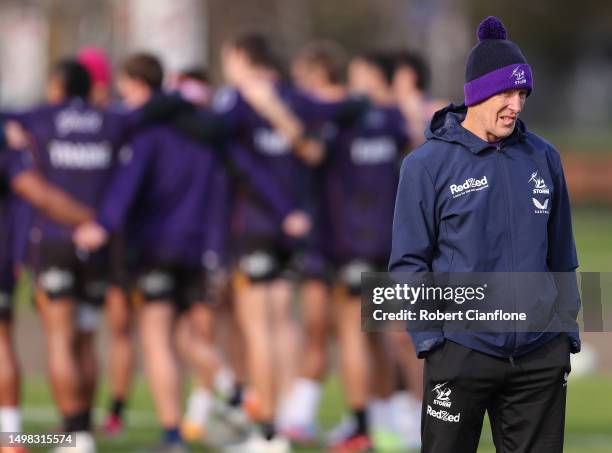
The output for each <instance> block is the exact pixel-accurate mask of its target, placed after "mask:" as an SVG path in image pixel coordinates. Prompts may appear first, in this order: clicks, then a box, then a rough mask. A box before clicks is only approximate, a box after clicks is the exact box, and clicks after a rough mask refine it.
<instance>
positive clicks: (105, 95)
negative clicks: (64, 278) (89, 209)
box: [77, 46, 134, 436]
mask: <svg viewBox="0 0 612 453" xmlns="http://www.w3.org/2000/svg"><path fill="white" fill-rule="evenodd" d="M77 60H78V61H79V63H80V64H81V65H83V66H84V67H85V69H87V72H88V73H89V77H90V79H91V82H92V88H91V91H90V96H89V100H90V102H91V103H92V104H93V105H95V106H98V107H101V108H106V107H108V106H109V105H110V103H111V82H112V81H111V64H110V61H109V59H108V56H107V54H106V52H105V51H104V50H103V49H100V48H98V47H93V46H90V47H84V48H82V49H81V50H79V52H78V54H77ZM109 253H110V260H111V263H112V271H111V278H110V281H109V286H108V288H107V290H106V297H105V303H104V308H105V312H106V317H107V319H108V327H109V331H110V341H109V353H108V361H109V364H110V366H109V380H110V384H109V385H110V393H111V403H110V408H109V414H108V415H107V417H106V419H105V420H104V422H103V425H102V429H103V431H104V433H105V434H107V435H109V436H115V435H118V434H120V433H121V432H122V431H123V427H124V422H123V412H124V410H125V403H126V400H127V396H128V393H129V389H130V385H131V383H132V374H133V369H134V363H133V362H134V345H133V340H132V330H133V329H132V327H133V326H132V314H131V307H130V304H129V300H128V295H127V293H126V291H125V288H124V287H125V280H126V276H125V273H126V269H125V266H126V263H125V259H126V258H125V249H124V241H123V238H122V236H121V234H118V235H116V236H115V237H113V238H112V240H111V241H110V244H109Z"/></svg>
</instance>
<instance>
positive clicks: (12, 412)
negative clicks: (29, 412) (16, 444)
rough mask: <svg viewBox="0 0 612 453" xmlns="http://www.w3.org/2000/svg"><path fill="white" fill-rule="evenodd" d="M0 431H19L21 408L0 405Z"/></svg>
mask: <svg viewBox="0 0 612 453" xmlns="http://www.w3.org/2000/svg"><path fill="white" fill-rule="evenodd" d="M0 431H2V432H4V433H19V432H21V410H20V409H19V407H16V406H2V407H0Z"/></svg>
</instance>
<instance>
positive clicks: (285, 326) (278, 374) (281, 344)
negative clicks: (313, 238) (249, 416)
mask: <svg viewBox="0 0 612 453" xmlns="http://www.w3.org/2000/svg"><path fill="white" fill-rule="evenodd" d="M293 289H294V285H293V283H292V282H291V281H289V280H288V279H285V278H277V279H275V280H273V281H271V282H270V283H269V305H270V306H269V312H270V318H271V319H270V321H271V323H270V324H271V328H272V334H273V336H274V342H273V343H272V345H271V346H272V347H273V349H274V359H273V360H274V365H273V367H274V374H275V381H276V383H275V386H274V404H275V408H278V405H279V403H280V402H281V401H283V400H284V398H286V397H287V395H288V392H289V389H290V386H291V384H292V383H293V381H294V379H295V377H296V368H297V365H298V363H297V341H298V337H297V334H298V330H299V328H298V325H297V323H296V320H295V319H294V317H293V313H292V303H293ZM275 412H276V410H275Z"/></svg>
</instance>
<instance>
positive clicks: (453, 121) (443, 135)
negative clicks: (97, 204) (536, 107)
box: [425, 104, 527, 154]
mask: <svg viewBox="0 0 612 453" xmlns="http://www.w3.org/2000/svg"><path fill="white" fill-rule="evenodd" d="M466 114H467V107H466V106H465V104H462V105H454V104H450V105H448V106H446V107H444V108H443V109H441V110H438V111H437V112H436V113H434V116H433V118H432V120H431V123H430V124H429V126H428V127H427V129H426V130H425V138H426V139H427V140H441V141H444V142H448V143H456V144H459V145H462V146H464V147H466V148H467V149H469V150H470V151H471V152H473V153H474V154H477V153H479V152H480V151H482V150H483V149H485V148H488V147H490V146H492V145H491V144H490V143H488V142H486V141H484V140H482V139H481V138H479V137H477V136H476V135H474V134H473V133H472V132H470V131H468V130H467V129H465V128H464V127H463V126H462V125H461V123H462V122H463V120H464V119H465V116H466ZM526 133H527V127H526V126H525V123H523V122H522V121H521V120H520V118H517V121H516V126H515V127H514V131H512V134H510V136H509V137H506V138H505V139H504V140H502V143H503V144H510V143H514V142H516V141H521V140H523V139H524V137H525V134H526Z"/></svg>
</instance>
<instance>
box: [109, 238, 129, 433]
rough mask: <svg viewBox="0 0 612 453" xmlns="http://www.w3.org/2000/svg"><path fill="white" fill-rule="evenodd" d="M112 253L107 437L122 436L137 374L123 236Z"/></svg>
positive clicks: (116, 240)
mask: <svg viewBox="0 0 612 453" xmlns="http://www.w3.org/2000/svg"><path fill="white" fill-rule="evenodd" d="M108 253H109V260H110V265H111V269H110V272H109V277H110V286H109V287H108V288H107V290H106V294H105V305H104V306H105V314H106V318H107V325H108V330H109V346H108V348H109V349H108V351H109V352H108V363H109V374H108V379H109V386H110V395H111V402H110V408H109V413H108V415H107V417H106V420H105V421H104V426H103V429H104V432H105V433H106V434H107V435H111V436H112V435H116V434H119V433H121V432H122V430H123V426H124V422H123V412H124V410H125V407H126V403H127V399H128V394H129V391H130V386H131V384H132V378H133V373H134V338H133V331H134V323H133V312H132V306H131V300H130V297H129V293H128V287H129V278H128V264H127V262H126V245H125V241H124V237H123V235H121V234H119V235H115V236H113V237H111V241H110V244H109V246H108Z"/></svg>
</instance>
